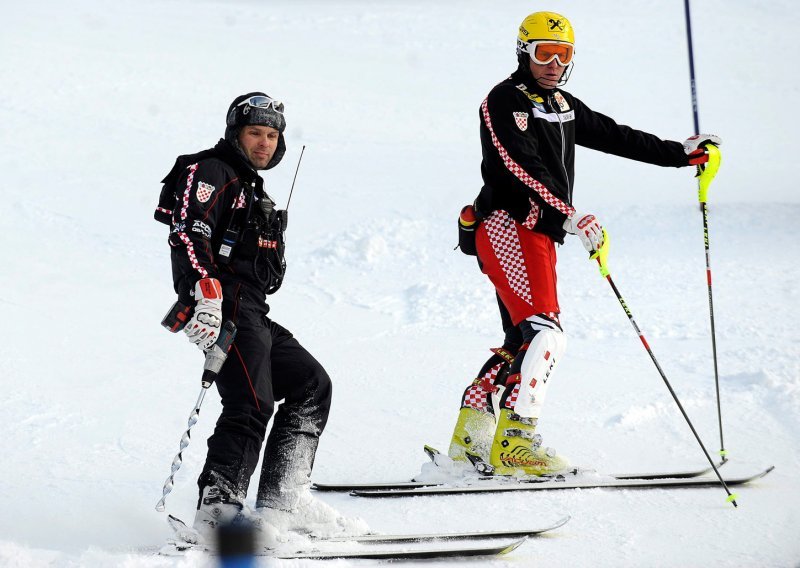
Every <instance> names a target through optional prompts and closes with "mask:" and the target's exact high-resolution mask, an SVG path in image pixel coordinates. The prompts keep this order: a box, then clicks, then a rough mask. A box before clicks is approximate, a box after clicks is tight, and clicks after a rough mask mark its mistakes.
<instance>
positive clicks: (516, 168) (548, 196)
mask: <svg viewBox="0 0 800 568" xmlns="http://www.w3.org/2000/svg"><path fill="white" fill-rule="evenodd" d="M481 113H482V114H483V122H484V123H485V124H486V128H488V129H489V134H490V135H491V137H492V144H493V145H494V147H495V148H497V152H498V153H499V154H500V158H501V159H502V160H503V163H504V164H505V166H506V168H508V171H510V172H511V173H512V174H514V176H515V177H516V178H517V179H519V180H520V181H521V182H522V183H524V184H525V185H527V186H528V187H529V188H531V189H532V190H534V191H535V192H536V193H538V194H539V195H540V196H541V198H542V199H544V201H545V203H547V204H548V205H550V206H552V207H555V208H556V209H558V210H559V211H561V212H562V213H563V214H564V215H566V216H567V217H572V215H574V214H575V209H574V208H573V207H570V206H569V205H567V204H566V203H564V202H563V201H561V200H560V199H559V198H558V197H556V196H555V195H553V194H552V193H550V190H548V189H547V188H546V187H545V186H544V185H543V184H542V183H541V182H539V181H537V180H535V179H533V177H531V175H530V174H529V173H528V172H526V171H525V170H524V169H523V168H522V166H520V165H519V164H518V163H517V162H515V161H514V160H513V159H512V158H511V156H509V155H508V152H507V151H506V149H505V148H504V147H503V145H502V144H501V143H500V140H498V139H497V135H495V132H494V128H492V119H491V117H490V116H489V99H488V97H487V98H485V99H484V100H483V103H482V104H481Z"/></svg>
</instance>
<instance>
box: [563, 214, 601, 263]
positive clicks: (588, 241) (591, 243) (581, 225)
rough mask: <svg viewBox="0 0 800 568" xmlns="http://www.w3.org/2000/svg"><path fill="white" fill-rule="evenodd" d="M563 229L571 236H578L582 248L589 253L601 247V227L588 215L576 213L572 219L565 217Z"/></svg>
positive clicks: (592, 216)
mask: <svg viewBox="0 0 800 568" xmlns="http://www.w3.org/2000/svg"><path fill="white" fill-rule="evenodd" d="M563 227H564V230H565V231H566V232H568V233H570V234H571V235H578V236H579V237H580V239H581V242H582V243H583V246H584V248H585V249H586V250H587V251H589V252H592V253H593V252H595V251H596V250H597V249H599V248H600V247H601V246H603V226H602V225H601V224H600V222H599V221H598V220H597V218H596V217H595V216H594V215H592V214H590V213H578V212H577V211H576V212H575V214H574V215H573V216H572V217H567V219H566V220H565V221H564V225H563Z"/></svg>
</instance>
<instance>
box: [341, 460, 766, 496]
mask: <svg viewBox="0 0 800 568" xmlns="http://www.w3.org/2000/svg"><path fill="white" fill-rule="evenodd" d="M773 469H775V466H770V467H768V468H766V469H765V470H763V471H760V472H758V473H756V474H754V475H750V476H745V477H728V478H725V483H726V484H728V485H729V486H732V485H743V484H745V483H750V482H751V481H755V480H756V479H760V478H762V477H764V476H765V475H767V474H768V473H769V472H771V471H772V470H773ZM718 485H719V480H718V479H716V478H711V477H695V478H688V479H609V480H587V481H566V480H565V481H552V480H546V481H542V480H539V481H536V480H528V479H526V480H519V481H511V480H508V481H507V482H505V483H502V482H498V483H488V482H482V483H478V484H476V485H466V486H461V487H452V486H444V485H440V486H433V487H418V488H414V489H393V490H383V489H379V490H354V491H352V492H351V493H350V494H351V495H354V496H357V497H409V496H413V495H454V494H462V493H502V492H507V491H547V490H557V489H675V488H684V487H685V488H691V487H716V486H718Z"/></svg>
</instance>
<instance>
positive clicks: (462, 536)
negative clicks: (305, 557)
mask: <svg viewBox="0 0 800 568" xmlns="http://www.w3.org/2000/svg"><path fill="white" fill-rule="evenodd" d="M569 520H570V517H569V515H568V516H566V517H564V518H562V519H559V520H558V521H556V522H555V523H553V524H552V525H548V526H546V527H540V528H537V529H512V530H504V531H489V532H451V533H421V534H366V535H361V536H352V537H348V536H342V537H333V538H323V539H319V540H320V541H323V542H361V543H373V544H377V543H382V544H385V543H398V542H430V541H434V540H484V539H499V538H520V537H523V536H526V537H527V536H536V535H539V534H542V533H546V532H548V531H552V530H554V529H557V528H559V527H563V526H564V525H565V524H567V522H568V521H569Z"/></svg>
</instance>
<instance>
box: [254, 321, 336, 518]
mask: <svg viewBox="0 0 800 568" xmlns="http://www.w3.org/2000/svg"><path fill="white" fill-rule="evenodd" d="M269 326H270V330H271V333H272V339H273V345H272V376H273V388H274V393H275V397H276V399H277V400H280V399H284V401H283V403H282V404H281V405H280V406H279V408H278V412H277V413H276V414H275V421H274V424H273V426H272V430H271V431H270V434H269V437H268V439H267V447H266V450H265V451H264V461H263V464H262V467H261V478H260V480H259V484H258V495H257V497H256V506H257V507H270V508H274V509H282V510H292V509H295V508H296V507H297V505H298V503H299V501H300V499H301V497H302V496H304V494H305V493H308V489H309V486H310V483H311V481H310V478H311V469H312V467H313V465H314V456H315V454H316V451H317V445H318V444H319V437H320V434H322V430H323V429H324V428H325V424H326V423H327V421H328V413H329V411H330V405H331V392H332V386H331V380H330V377H328V374H327V373H326V372H325V369H323V368H322V365H320V364H319V362H317V360H316V359H314V357H313V356H312V355H311V354H310V353H309V352H308V351H306V350H305V349H304V348H303V347H302V346H301V345H300V343H299V342H298V341H297V340H296V339H295V338H294V337H293V336H292V334H291V333H290V332H289V331H288V330H286V329H285V328H283V327H281V326H280V325H278V324H277V323H275V322H272V321H270V322H269Z"/></svg>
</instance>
